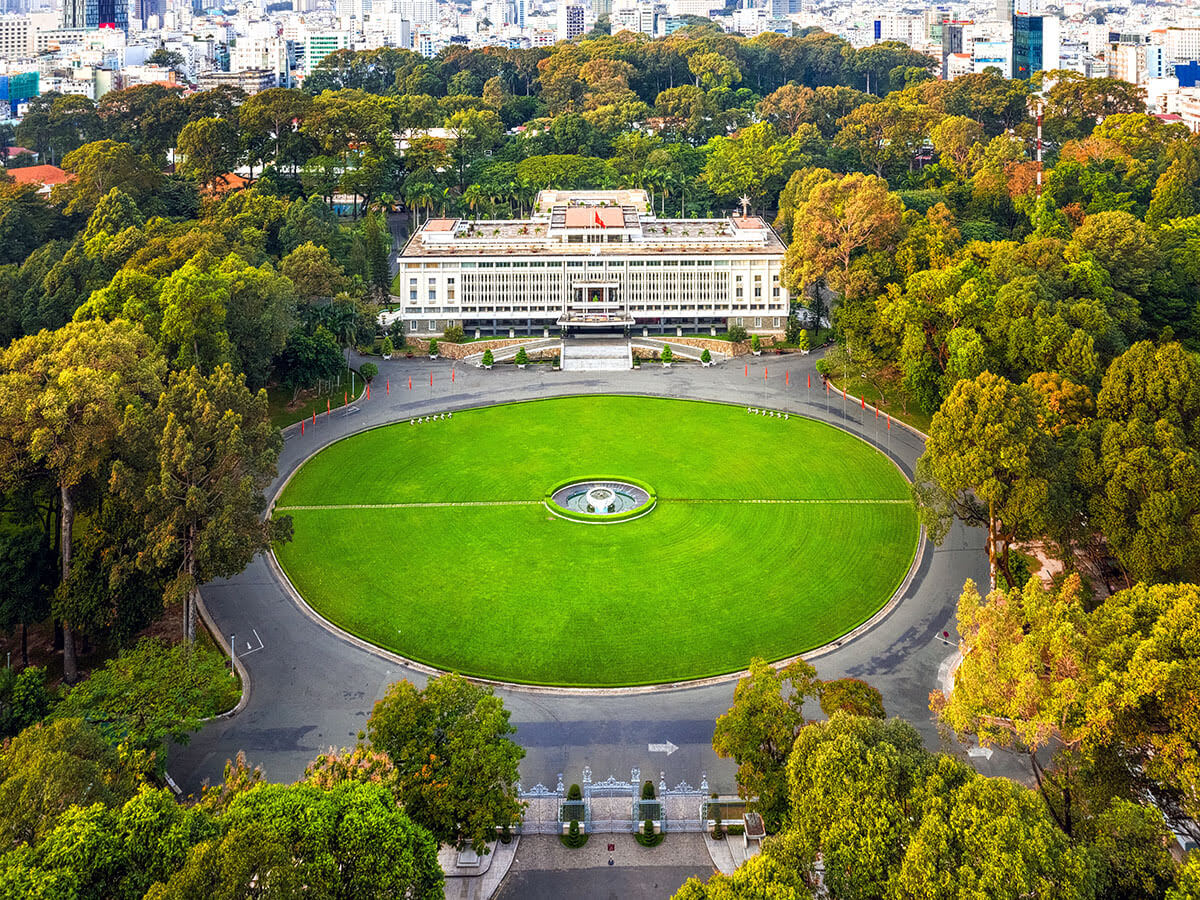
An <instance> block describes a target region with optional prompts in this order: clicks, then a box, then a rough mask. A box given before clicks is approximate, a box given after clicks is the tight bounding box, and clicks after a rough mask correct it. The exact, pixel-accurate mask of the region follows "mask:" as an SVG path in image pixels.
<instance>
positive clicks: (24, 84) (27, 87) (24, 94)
mask: <svg viewBox="0 0 1200 900" xmlns="http://www.w3.org/2000/svg"><path fill="white" fill-rule="evenodd" d="M37 95H38V73H37V72H15V73H11V74H8V75H0V109H3V110H5V112H8V113H10V114H11V115H13V116H16V114H17V105H18V104H19V103H22V102H24V101H26V100H29V99H31V98H33V97H36V96H37Z"/></svg>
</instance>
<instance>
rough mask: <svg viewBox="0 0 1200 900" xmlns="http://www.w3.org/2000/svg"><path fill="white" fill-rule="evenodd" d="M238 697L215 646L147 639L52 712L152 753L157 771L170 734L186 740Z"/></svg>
mask: <svg viewBox="0 0 1200 900" xmlns="http://www.w3.org/2000/svg"><path fill="white" fill-rule="evenodd" d="M237 697H238V685H237V681H236V679H234V677H233V675H232V674H231V673H230V671H229V667H228V665H226V663H225V660H224V657H223V656H222V654H221V653H220V652H218V651H217V650H214V649H209V648H203V647H189V646H187V645H185V644H176V645H175V646H173V647H172V646H167V645H166V644H164V643H163V642H162V641H158V640H154V639H152V638H145V639H143V640H141V641H139V642H138V643H137V644H136V645H135V646H134V647H131V648H130V649H128V650H124V651H122V652H121V653H119V654H118V655H117V656H116V657H114V658H113V659H110V660H108V661H107V662H106V663H105V664H104V666H103V667H102V668H100V669H98V670H96V671H95V672H93V673H92V674H91V675H89V676H88V677H87V678H86V679H84V680H83V681H81V682H80V683H79V684H78V685H76V686H75V687H73V688H71V690H70V691H69V692H68V693H67V696H66V697H65V698H64V699H63V701H62V703H60V704H59V705H58V707H57V708H56V709H55V711H54V714H55V716H56V717H57V718H79V719H86V720H87V721H88V722H90V723H91V724H93V725H95V726H96V727H97V728H99V729H100V731H101V732H102V733H103V734H104V735H105V737H106V738H107V739H108V741H109V743H111V744H113V745H114V746H116V745H119V744H125V745H127V746H128V747H130V748H131V749H134V750H142V751H145V752H147V753H152V754H155V755H156V758H157V762H158V767H159V769H160V770H161V769H162V768H163V767H164V766H165V765H166V758H165V756H164V755H163V751H164V750H165V749H166V741H167V740H168V739H170V740H172V741H175V742H176V743H187V740H188V733H189V732H191V731H195V730H197V729H198V728H199V727H200V724H201V722H202V721H203V720H204V719H206V718H209V717H211V716H215V715H216V714H217V713H221V712H224V711H225V710H227V709H229V708H230V707H232V706H233V704H234V703H235V702H236V701H237Z"/></svg>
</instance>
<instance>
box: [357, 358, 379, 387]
mask: <svg viewBox="0 0 1200 900" xmlns="http://www.w3.org/2000/svg"><path fill="white" fill-rule="evenodd" d="M358 374H359V375H361V376H362V377H363V381H365V382H366V383H367V384H370V383H371V382H372V381H374V380H375V376H376V375H378V374H379V366H377V365H375V363H363V364H362V365H361V366H359V367H358Z"/></svg>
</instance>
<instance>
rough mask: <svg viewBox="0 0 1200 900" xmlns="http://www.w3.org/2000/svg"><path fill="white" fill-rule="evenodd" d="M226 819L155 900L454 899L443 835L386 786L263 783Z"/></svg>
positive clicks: (235, 802) (152, 895) (158, 889)
mask: <svg viewBox="0 0 1200 900" xmlns="http://www.w3.org/2000/svg"><path fill="white" fill-rule="evenodd" d="M218 825H219V832H218V834H217V835H215V836H213V837H212V838H211V839H208V840H204V841H201V842H200V843H198V844H196V845H195V846H193V847H192V848H191V850H190V851H189V853H188V855H187V859H186V861H185V862H184V864H183V865H182V866H181V867H180V868H179V869H178V870H177V871H176V872H174V873H173V874H171V876H170V878H168V879H166V880H165V881H162V882H159V883H158V884H156V885H155V886H154V887H152V888H151V889H150V891H149V892H148V893H147V894H146V897H147V900H167V898H171V900H174V898H179V900H206V898H211V900H236V898H242V897H248V896H279V897H293V896H301V895H303V896H313V897H328V898H330V900H358V898H367V900H374V898H378V900H384V898H392V897H405V898H412V900H437V898H441V897H442V896H444V892H443V887H442V885H443V876H442V871H441V868H440V867H439V866H438V862H437V845H436V843H435V841H434V839H433V838H432V837H431V836H430V834H429V832H428V831H426V830H425V829H424V828H422V827H420V826H419V825H415V824H414V823H413V822H412V820H411V819H410V818H409V816H408V815H407V813H406V810H404V809H402V808H401V807H399V806H398V805H397V804H396V801H395V800H394V799H393V797H392V795H391V794H390V793H389V792H388V791H387V790H386V789H385V788H383V787H382V786H380V785H375V784H360V783H354V782H345V783H341V784H337V785H335V786H334V787H332V788H331V789H329V790H322V789H321V788H319V787H315V786H313V785H310V784H303V783H302V784H295V785H282V784H259V785H257V786H255V787H252V788H251V789H250V790H247V791H244V792H242V793H239V794H238V795H237V796H235V797H233V799H232V800H231V801H230V803H229V805H228V808H227V809H226V810H225V811H224V812H223V813H222V814H221V815H220V817H219V820H218ZM264 885H266V886H269V890H267V891H264V890H263V886H264Z"/></svg>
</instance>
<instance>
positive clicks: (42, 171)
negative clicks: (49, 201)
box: [5, 166, 75, 194]
mask: <svg viewBox="0 0 1200 900" xmlns="http://www.w3.org/2000/svg"><path fill="white" fill-rule="evenodd" d="M5 172H6V173H7V174H8V176H9V177H10V178H11V179H12V180H13V181H15V182H16V183H17V184H36V185H40V186H41V187H40V189H39V190H38V193H39V194H49V193H50V189H51V188H52V187H54V186H55V185H56V184H66V183H67V182H68V181H70V180H71V179H72V178H74V177H75V176H74V175H72V174H70V173H69V172H64V171H63V170H62V169H60V168H59V167H58V166H25V167H24V168H21V169H5Z"/></svg>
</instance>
